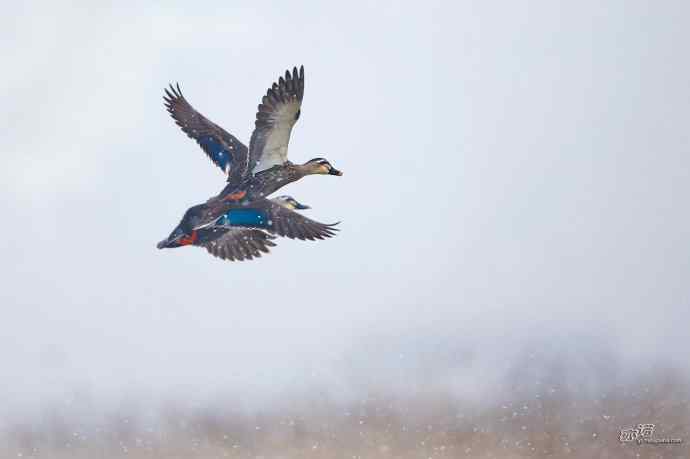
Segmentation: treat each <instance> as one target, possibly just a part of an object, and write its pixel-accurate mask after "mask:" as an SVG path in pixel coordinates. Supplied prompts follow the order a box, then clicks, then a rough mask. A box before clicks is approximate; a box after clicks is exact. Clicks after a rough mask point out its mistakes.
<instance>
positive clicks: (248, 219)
mask: <svg viewBox="0 0 690 459" xmlns="http://www.w3.org/2000/svg"><path fill="white" fill-rule="evenodd" d="M267 221H268V219H267V218H266V213H265V212H264V211H261V210H257V209H232V210H230V211H228V212H226V213H225V214H224V215H223V216H221V217H220V218H219V219H218V220H216V224H218V225H225V226H251V227H255V228H256V227H261V228H265V227H266V226H267Z"/></svg>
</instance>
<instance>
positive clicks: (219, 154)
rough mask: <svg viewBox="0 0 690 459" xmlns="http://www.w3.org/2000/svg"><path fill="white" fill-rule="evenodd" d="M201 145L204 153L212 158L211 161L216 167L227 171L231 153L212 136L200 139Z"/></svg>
mask: <svg viewBox="0 0 690 459" xmlns="http://www.w3.org/2000/svg"><path fill="white" fill-rule="evenodd" d="M199 143H200V144H201V147H202V148H203V149H204V151H206V152H207V153H208V154H209V156H211V160H212V161H213V162H214V163H215V165H216V166H218V167H220V168H221V169H223V170H225V168H226V167H227V165H228V164H229V163H230V160H231V158H230V152H229V151H227V150H226V149H225V148H223V145H222V144H221V143H220V142H218V141H217V140H216V139H214V138H213V137H210V136H203V137H200V138H199Z"/></svg>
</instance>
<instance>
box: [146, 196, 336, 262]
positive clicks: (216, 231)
mask: <svg viewBox="0 0 690 459" xmlns="http://www.w3.org/2000/svg"><path fill="white" fill-rule="evenodd" d="M266 201H267V202H268V203H270V204H269V205H268V207H267V206H266ZM261 204H262V205H261V206H255V205H253V206H249V207H241V208H239V207H236V208H232V209H229V210H228V211H227V212H225V213H224V214H222V215H221V216H220V217H218V218H217V219H216V221H214V222H213V224H210V225H206V226H203V225H202V226H199V222H202V221H204V219H205V218H207V217H206V216H205V215H204V212H206V211H207V210H206V204H200V205H198V206H194V207H192V208H190V209H189V210H188V211H187V212H186V213H185V215H184V217H183V218H182V221H181V222H180V224H179V225H178V226H177V227H176V228H175V229H174V230H173V232H172V233H171V234H170V236H169V237H168V238H166V239H164V240H162V241H161V242H159V243H158V248H159V249H163V248H174V247H182V246H185V245H195V246H199V247H205V248H206V250H207V251H208V252H209V253H210V254H211V255H213V256H215V257H218V258H221V259H223V260H230V261H235V260H237V261H242V260H251V259H253V258H258V257H260V256H261V253H262V252H263V253H268V252H269V247H274V246H275V245H276V244H275V243H274V242H273V240H274V239H275V236H273V235H272V234H270V233H268V232H266V231H265V230H264V229H273V231H274V232H275V233H276V234H279V235H281V236H286V237H289V238H293V239H302V240H304V239H308V240H314V239H323V238H325V237H331V236H333V235H334V234H335V231H337V229H335V228H333V225H323V224H321V223H318V222H315V221H313V220H311V219H309V218H306V217H303V216H301V215H299V214H297V213H296V212H293V210H303V209H309V208H310V207H309V206H306V205H304V204H302V203H300V202H298V201H297V200H296V199H294V198H293V197H291V196H279V197H277V198H273V199H270V200H262V201H261ZM281 209H282V210H281ZM290 213H292V214H295V215H297V216H298V217H299V218H295V217H294V216H291V215H290ZM260 228H261V229H260Z"/></svg>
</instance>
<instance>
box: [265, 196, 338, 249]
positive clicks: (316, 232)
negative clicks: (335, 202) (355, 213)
mask: <svg viewBox="0 0 690 459" xmlns="http://www.w3.org/2000/svg"><path fill="white" fill-rule="evenodd" d="M269 202H270V206H269V207H268V222H267V227H266V229H267V230H268V231H270V232H272V233H275V234H278V235H280V236H284V237H289V238H290V239H301V240H305V239H306V240H310V241H313V240H315V239H325V238H328V237H333V236H335V233H336V232H337V231H338V229H337V228H334V227H335V225H337V224H338V223H333V224H324V223H319V222H317V221H315V220H312V219H310V218H307V217H305V216H304V215H301V214H299V213H297V212H295V211H293V210H290V209H287V208H285V207H283V206H281V205H279V204H276V203H274V202H271V201H269Z"/></svg>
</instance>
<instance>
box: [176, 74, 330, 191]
mask: <svg viewBox="0 0 690 459" xmlns="http://www.w3.org/2000/svg"><path fill="white" fill-rule="evenodd" d="M165 93H166V95H165V97H164V100H165V106H166V108H167V110H168V112H169V113H170V115H171V116H172V117H173V119H174V120H175V123H177V124H178V125H179V126H180V127H181V128H182V131H183V132H184V133H185V134H187V135H188V136H189V137H191V138H192V139H194V140H196V142H197V143H198V144H199V146H200V147H201V148H202V149H203V150H204V152H205V153H206V155H207V156H208V157H209V158H210V159H211V161H212V162H213V163H214V164H215V165H216V166H218V167H219V168H220V169H222V170H223V172H225V173H226V174H227V176H228V179H227V181H228V184H227V186H226V187H225V188H224V189H223V190H222V191H221V192H220V193H219V195H218V196H216V197H215V198H211V199H242V198H245V199H246V200H249V201H251V200H253V199H254V198H261V197H265V196H268V195H270V194H271V193H273V192H274V191H276V190H278V189H279V188H281V187H283V186H285V185H287V184H288V183H291V182H294V181H296V180H299V179H300V178H302V177H304V176H306V175H312V174H324V175H327V174H328V175H342V172H340V171H339V170H337V169H335V168H334V167H333V166H332V165H331V164H330V163H329V162H328V161H327V160H326V159H323V158H314V159H312V160H310V161H307V162H306V163H304V164H293V163H291V162H290V161H289V160H288V143H289V141H290V134H291V133H292V128H293V126H294V125H295V123H296V122H297V120H298V119H299V118H300V114H301V113H302V108H301V107H302V100H303V98H304V67H303V66H302V67H300V69H299V71H298V70H297V67H294V68H293V70H292V72H290V71H286V72H285V77H282V76H281V77H280V78H279V79H278V81H277V82H275V83H273V85H272V86H271V87H270V88H268V90H267V91H266V95H265V96H263V98H262V99H261V103H260V104H259V107H258V110H257V113H256V121H255V123H254V124H255V128H254V132H253V133H252V136H251V140H250V142H249V148H247V146H246V145H244V144H243V143H242V142H241V141H240V140H239V139H237V137H235V136H233V135H232V134H230V133H228V132H227V131H225V130H224V129H223V128H221V127H220V126H218V125H217V124H215V123H213V122H212V121H210V120H208V119H207V118H206V117H205V116H204V115H202V114H201V113H199V112H198V111H197V110H195V109H194V107H192V105H191V104H190V103H189V102H187V100H186V99H185V97H184V96H183V95H182V91H181V90H180V86H179V85H176V86H174V87H173V86H172V85H171V86H170V89H169V90H168V89H166V90H165Z"/></svg>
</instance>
